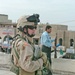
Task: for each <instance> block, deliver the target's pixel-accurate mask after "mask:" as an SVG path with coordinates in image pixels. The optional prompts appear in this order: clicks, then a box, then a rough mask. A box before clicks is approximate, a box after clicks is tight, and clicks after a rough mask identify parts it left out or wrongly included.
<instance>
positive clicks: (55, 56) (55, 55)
mask: <svg viewBox="0 0 75 75" xmlns="http://www.w3.org/2000/svg"><path fill="white" fill-rule="evenodd" d="M56 44H57V33H56V38H55V46H56ZM54 58H57V51H56V48H55V54H54Z"/></svg>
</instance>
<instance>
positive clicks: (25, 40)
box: [12, 14, 47, 75]
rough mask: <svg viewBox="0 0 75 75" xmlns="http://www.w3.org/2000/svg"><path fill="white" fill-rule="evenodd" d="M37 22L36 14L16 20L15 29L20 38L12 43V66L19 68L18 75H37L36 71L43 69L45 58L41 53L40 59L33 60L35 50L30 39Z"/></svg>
mask: <svg viewBox="0 0 75 75" xmlns="http://www.w3.org/2000/svg"><path fill="white" fill-rule="evenodd" d="M38 22H39V15H38V14H34V15H31V16H23V17H21V18H20V19H19V20H18V23H17V29H18V34H19V35H20V37H19V36H18V38H17V39H16V40H15V41H14V42H13V45H12V47H13V49H12V50H13V51H12V54H13V57H14V64H15V65H17V66H18V67H20V70H19V75H37V73H38V71H39V70H41V69H42V68H43V64H46V62H47V56H46V54H45V53H43V52H42V53H41V57H40V58H38V59H35V57H34V50H35V49H34V45H33V40H32V39H33V38H32V37H33V36H34V35H35V30H36V28H37V23H38ZM14 48H15V50H16V51H15V50H14ZM16 54H17V55H18V58H17V55H16ZM39 73H40V74H39V75H42V74H41V72H39Z"/></svg>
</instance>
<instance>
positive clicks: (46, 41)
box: [41, 25, 55, 75]
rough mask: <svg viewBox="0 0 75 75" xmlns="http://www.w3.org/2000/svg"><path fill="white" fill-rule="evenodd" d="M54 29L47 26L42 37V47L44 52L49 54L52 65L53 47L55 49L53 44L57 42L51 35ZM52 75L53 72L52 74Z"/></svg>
mask: <svg viewBox="0 0 75 75" xmlns="http://www.w3.org/2000/svg"><path fill="white" fill-rule="evenodd" d="M51 31H52V27H51V26H50V25H47V26H46V28H45V32H43V33H42V35H41V45H42V51H43V52H45V53H47V57H48V60H49V62H50V64H51V47H53V48H55V46H53V45H52V42H53V41H55V39H51V35H49V33H51ZM50 75H52V72H51V73H50Z"/></svg>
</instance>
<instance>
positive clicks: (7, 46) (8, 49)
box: [2, 41, 11, 53]
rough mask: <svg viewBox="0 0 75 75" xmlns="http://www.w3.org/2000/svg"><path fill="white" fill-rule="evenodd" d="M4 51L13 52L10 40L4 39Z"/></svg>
mask: <svg viewBox="0 0 75 75" xmlns="http://www.w3.org/2000/svg"><path fill="white" fill-rule="evenodd" d="M2 51H3V52H6V53H11V44H10V42H9V43H8V41H4V42H3V43H2Z"/></svg>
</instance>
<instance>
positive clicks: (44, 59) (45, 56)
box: [41, 52, 47, 64]
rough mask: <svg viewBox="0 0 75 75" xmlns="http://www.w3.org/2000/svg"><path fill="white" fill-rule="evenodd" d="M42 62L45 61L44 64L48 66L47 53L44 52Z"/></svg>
mask: <svg viewBox="0 0 75 75" xmlns="http://www.w3.org/2000/svg"><path fill="white" fill-rule="evenodd" d="M41 58H42V60H43V63H44V64H46V63H47V55H46V53H44V52H42V57H41Z"/></svg>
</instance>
